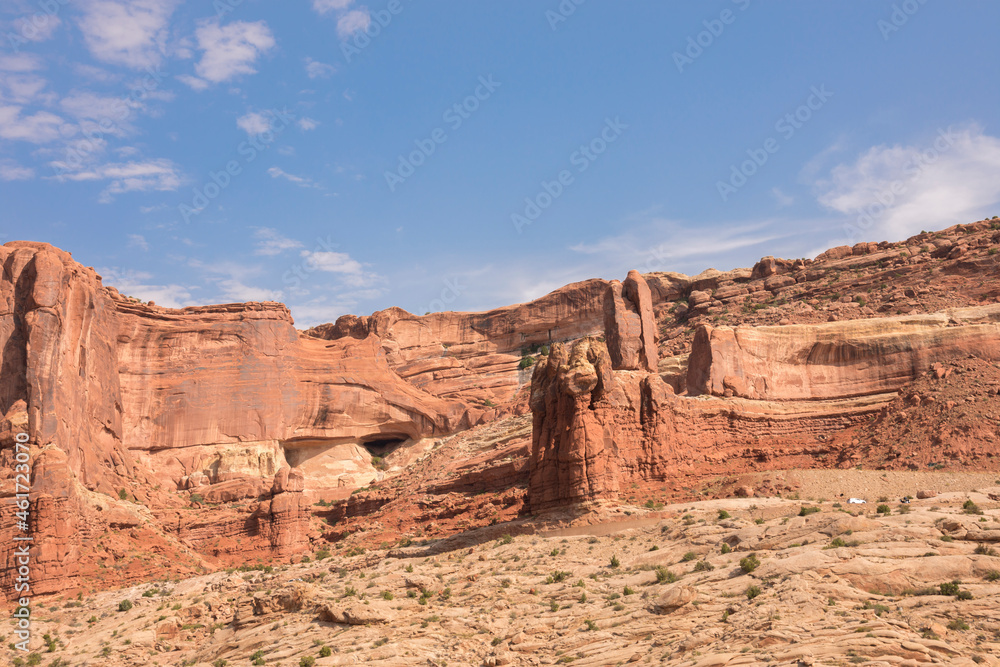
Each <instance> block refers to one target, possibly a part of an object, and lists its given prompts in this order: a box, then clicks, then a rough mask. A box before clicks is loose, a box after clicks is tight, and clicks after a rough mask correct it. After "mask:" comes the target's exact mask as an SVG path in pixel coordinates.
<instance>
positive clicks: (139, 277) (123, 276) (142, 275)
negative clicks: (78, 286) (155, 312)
mask: <svg viewBox="0 0 1000 667" xmlns="http://www.w3.org/2000/svg"><path fill="white" fill-rule="evenodd" d="M98 273H100V274H101V276H102V278H103V279H104V284H105V285H109V286H111V287H114V288H116V289H117V290H118V291H119V292H121V293H122V294H124V295H126V296H134V297H136V298H138V299H142V300H143V301H155V302H156V304H157V305H159V306H165V307H167V308H186V307H188V306H197V305H199V303H198V301H196V300H194V299H192V298H191V291H192V290H193V289H194V288H192V287H184V286H182V285H177V284H167V285H158V284H155V283H154V282H151V281H152V278H153V275H152V274H150V273H146V272H144V271H133V270H130V269H121V268H99V269H98Z"/></svg>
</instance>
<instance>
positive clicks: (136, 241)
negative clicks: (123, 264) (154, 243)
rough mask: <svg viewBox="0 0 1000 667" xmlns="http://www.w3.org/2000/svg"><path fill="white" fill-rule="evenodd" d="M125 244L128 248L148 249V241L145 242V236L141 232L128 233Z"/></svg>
mask: <svg viewBox="0 0 1000 667" xmlns="http://www.w3.org/2000/svg"><path fill="white" fill-rule="evenodd" d="M127 245H128V247H129V248H138V249H139V250H142V251H144V252H145V251H147V250H149V243H147V242H146V237H145V236H143V235H142V234H129V235H128V244H127Z"/></svg>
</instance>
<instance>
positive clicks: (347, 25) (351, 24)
mask: <svg viewBox="0 0 1000 667" xmlns="http://www.w3.org/2000/svg"><path fill="white" fill-rule="evenodd" d="M371 22H372V18H371V16H370V15H369V14H368V10H367V9H352V10H351V11H349V12H347V13H346V14H344V15H343V16H341V17H340V18H339V19H337V34H338V35H340V38H341V39H347V38H348V37H350V36H351V35H353V34H354V33H356V32H358V31H359V30H367V29H368V26H369V25H370V24H371Z"/></svg>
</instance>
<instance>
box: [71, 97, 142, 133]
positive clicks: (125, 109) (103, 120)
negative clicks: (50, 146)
mask: <svg viewBox="0 0 1000 667" xmlns="http://www.w3.org/2000/svg"><path fill="white" fill-rule="evenodd" d="M132 104H133V105H134V107H133V106H130V104H129V103H128V102H127V101H126V100H125V99H124V98H121V97H105V96H103V95H98V94H97V93H93V92H90V91H74V92H73V93H71V94H70V95H68V96H66V97H64V98H63V99H62V100H60V101H59V106H60V107H62V110H63V111H65V112H66V113H67V114H68V115H70V116H73V117H74V118H79V119H86V120H93V121H97V122H98V123H99V124H101V125H103V128H102V129H101V130H100V132H101V133H102V134H113V135H117V136H121V135H122V134H124V133H125V132H126V131H128V130H131V129H132V126H131V125H130V124H129V123H128V122H127V121H128V119H129V117H130V116H131V115H132V114H133V112H134V110H135V109H141V108H142V105H141V104H140V103H138V102H133V103H132Z"/></svg>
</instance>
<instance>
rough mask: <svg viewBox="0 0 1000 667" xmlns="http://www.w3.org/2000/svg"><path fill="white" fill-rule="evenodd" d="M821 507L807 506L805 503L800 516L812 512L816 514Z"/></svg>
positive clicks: (800, 509)
mask: <svg viewBox="0 0 1000 667" xmlns="http://www.w3.org/2000/svg"><path fill="white" fill-rule="evenodd" d="M819 511H820V509H819V508H818V507H807V506H806V505H803V506H802V507H800V508H799V516H809V515H810V514H816V513H817V512H819Z"/></svg>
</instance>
